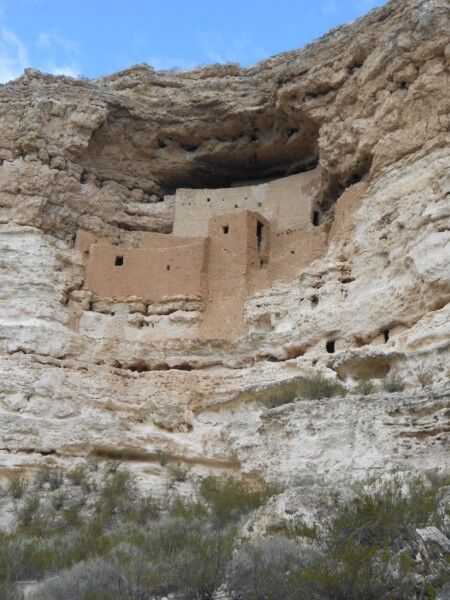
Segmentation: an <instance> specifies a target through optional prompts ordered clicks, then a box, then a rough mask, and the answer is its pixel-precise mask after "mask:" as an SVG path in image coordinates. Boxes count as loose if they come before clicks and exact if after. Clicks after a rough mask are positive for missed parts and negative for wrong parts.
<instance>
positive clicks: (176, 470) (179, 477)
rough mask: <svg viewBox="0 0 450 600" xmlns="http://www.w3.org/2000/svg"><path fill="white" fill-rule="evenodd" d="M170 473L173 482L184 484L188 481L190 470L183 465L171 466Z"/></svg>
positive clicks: (168, 468) (169, 467)
mask: <svg viewBox="0 0 450 600" xmlns="http://www.w3.org/2000/svg"><path fill="white" fill-rule="evenodd" d="M167 470H168V472H169V476H170V479H171V480H172V481H173V482H182V481H186V480H187V478H188V477H189V469H188V468H187V467H185V466H184V465H182V464H181V463H176V464H173V465H169V466H168V467H167Z"/></svg>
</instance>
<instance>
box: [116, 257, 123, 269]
mask: <svg viewBox="0 0 450 600" xmlns="http://www.w3.org/2000/svg"><path fill="white" fill-rule="evenodd" d="M115 265H116V267H122V266H123V256H116V262H115Z"/></svg>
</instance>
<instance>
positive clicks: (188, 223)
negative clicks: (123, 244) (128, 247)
mask: <svg viewBox="0 0 450 600" xmlns="http://www.w3.org/2000/svg"><path fill="white" fill-rule="evenodd" d="M319 183H320V170H319V168H317V169H314V170H312V171H307V172H306V173H299V174H297V175H291V176H289V177H283V178H281V179H276V180H273V181H270V182H267V183H262V184H259V185H252V186H243V187H232V188H222V189H212V190H208V189H202V190H194V189H183V188H182V189H179V190H177V193H176V196H175V221H174V227H173V233H174V235H177V236H206V235H208V228H209V220H210V218H211V217H213V216H219V215H224V214H229V213H238V212H240V211H242V210H249V211H254V212H257V213H259V214H261V215H262V216H263V217H265V218H266V219H267V220H268V221H269V222H270V224H271V226H272V229H273V230H276V231H286V230H288V229H299V228H306V229H309V228H311V227H312V225H311V220H312V212H313V198H314V195H315V193H316V191H317V189H318V187H319Z"/></svg>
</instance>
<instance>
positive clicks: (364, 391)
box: [354, 378, 376, 396]
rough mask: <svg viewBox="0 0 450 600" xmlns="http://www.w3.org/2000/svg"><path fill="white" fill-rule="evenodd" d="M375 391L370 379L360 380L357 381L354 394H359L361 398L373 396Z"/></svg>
mask: <svg viewBox="0 0 450 600" xmlns="http://www.w3.org/2000/svg"><path fill="white" fill-rule="evenodd" d="M375 391H376V387H375V384H374V382H373V381H372V379H368V378H362V379H360V380H359V381H358V383H357V384H356V386H355V388H354V392H355V394H359V395H361V396H368V395H369V394H373V393H374V392H375Z"/></svg>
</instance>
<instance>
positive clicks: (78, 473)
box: [67, 465, 88, 486]
mask: <svg viewBox="0 0 450 600" xmlns="http://www.w3.org/2000/svg"><path fill="white" fill-rule="evenodd" d="M87 478H88V471H87V468H86V466H85V465H76V466H75V467H73V468H72V469H70V470H69V471H67V479H68V480H69V481H70V483H71V484H72V485H77V486H78V485H82V484H84V483H86V481H87Z"/></svg>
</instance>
